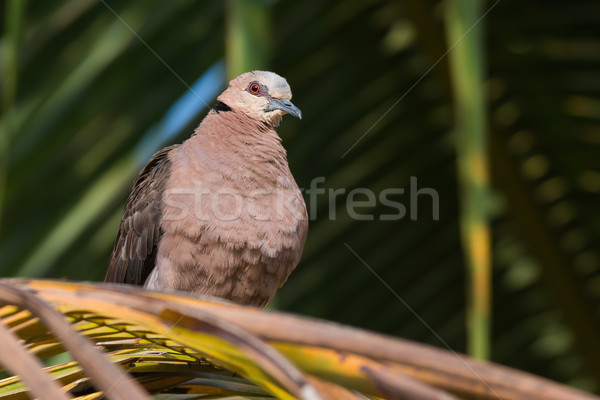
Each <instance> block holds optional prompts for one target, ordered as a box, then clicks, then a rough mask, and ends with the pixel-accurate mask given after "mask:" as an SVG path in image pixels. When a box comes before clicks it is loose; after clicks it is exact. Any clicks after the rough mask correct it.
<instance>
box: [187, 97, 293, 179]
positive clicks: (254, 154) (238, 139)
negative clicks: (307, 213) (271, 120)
mask: <svg viewBox="0 0 600 400" xmlns="http://www.w3.org/2000/svg"><path fill="white" fill-rule="evenodd" d="M218 108H219V109H218V110H215V109H214V108H213V110H211V112H210V113H209V114H208V115H207V116H206V117H205V118H204V120H203V121H202V122H201V123H200V125H199V126H198V128H197V129H196V131H195V132H194V135H193V136H192V137H191V138H190V139H189V141H191V142H195V144H197V145H199V146H201V147H202V148H203V149H204V151H206V152H210V151H211V150H210V149H211V148H213V149H214V150H215V153H219V154H224V155H226V156H227V157H243V158H244V159H245V160H246V161H247V163H248V164H250V165H249V166H250V167H251V164H263V163H268V164H271V165H272V166H273V167H276V168H281V167H284V168H285V169H287V168H288V165H287V158H286V151H285V149H284V147H283V146H282V144H281V139H280V137H279V136H278V135H277V132H276V131H275V129H274V128H273V127H272V126H270V125H269V124H266V123H265V122H263V121H257V120H254V119H252V118H250V117H248V116H247V115H245V114H244V113H241V112H238V111H235V110H232V109H230V108H229V107H228V106H226V105H225V104H224V103H223V106H219V107H218ZM227 109H229V110H227Z"/></svg>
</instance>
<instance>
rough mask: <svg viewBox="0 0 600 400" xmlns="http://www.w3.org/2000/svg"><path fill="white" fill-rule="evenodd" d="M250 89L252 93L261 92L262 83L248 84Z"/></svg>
mask: <svg viewBox="0 0 600 400" xmlns="http://www.w3.org/2000/svg"><path fill="white" fill-rule="evenodd" d="M248 91H249V92H250V93H252V94H259V93H260V85H259V84H258V83H256V82H252V83H251V84H250V86H248Z"/></svg>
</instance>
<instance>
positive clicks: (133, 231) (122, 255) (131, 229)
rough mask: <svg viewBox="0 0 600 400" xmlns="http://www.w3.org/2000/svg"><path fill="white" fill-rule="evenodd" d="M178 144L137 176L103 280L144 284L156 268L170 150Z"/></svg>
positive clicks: (162, 153)
mask: <svg viewBox="0 0 600 400" xmlns="http://www.w3.org/2000/svg"><path fill="white" fill-rule="evenodd" d="M177 146H178V145H175V146H170V147H167V148H165V149H163V150H161V151H159V152H158V153H156V154H155V155H154V156H153V157H152V158H151V159H150V161H148V163H147V164H146V165H145V166H144V168H143V169H142V170H141V171H140V173H139V174H138V176H137V177H136V178H135V181H134V183H133V189H132V191H131V194H130V195H129V198H128V199H127V203H126V205H125V211H124V213H123V219H122V220H121V225H120V226H119V232H118V233H117V238H116V240H115V247H114V249H113V252H112V254H111V256H110V262H109V265H108V270H107V271H106V277H105V278H104V282H115V283H129V284H133V285H143V284H144V282H145V281H146V278H148V275H150V272H151V271H152V269H154V266H155V262H156V250H157V246H158V242H159V240H160V236H161V228H160V220H161V203H162V195H163V192H164V189H165V186H166V183H167V180H168V178H169V174H170V159H169V153H170V152H171V151H172V150H173V149H175V148H176V147H177Z"/></svg>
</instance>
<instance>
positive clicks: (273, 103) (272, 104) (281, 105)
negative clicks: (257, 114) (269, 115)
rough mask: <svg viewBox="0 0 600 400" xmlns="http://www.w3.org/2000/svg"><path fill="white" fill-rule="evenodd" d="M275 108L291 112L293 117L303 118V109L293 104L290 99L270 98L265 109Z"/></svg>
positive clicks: (271, 109)
mask: <svg viewBox="0 0 600 400" xmlns="http://www.w3.org/2000/svg"><path fill="white" fill-rule="evenodd" d="M274 110H281V111H285V112H286V113H288V114H290V115H291V116H293V117H296V118H298V119H302V111H300V109H299V108H298V107H296V106H295V105H294V104H292V102H291V101H289V100H284V99H274V98H271V99H270V100H269V103H267V107H266V108H265V111H274Z"/></svg>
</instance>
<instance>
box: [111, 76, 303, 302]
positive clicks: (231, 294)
mask: <svg viewBox="0 0 600 400" xmlns="http://www.w3.org/2000/svg"><path fill="white" fill-rule="evenodd" d="M291 98H292V91H291V89H290V86H289V84H288V83H287V81H286V80H285V78H283V77H281V76H279V75H277V74H276V73H273V72H269V71H252V72H247V73H244V74H242V75H240V76H238V77H237V78H235V79H233V80H231V81H230V82H229V85H228V87H227V88H226V89H225V90H224V91H223V92H222V93H221V94H220V95H219V96H218V97H217V99H216V103H215V105H214V106H213V107H212V109H211V110H210V111H209V112H208V113H207V115H206V116H205V117H204V119H203V120H202V122H201V123H200V124H199V125H198V127H197V128H196V129H195V131H194V132H193V134H192V135H191V136H190V137H189V138H188V139H187V140H185V141H184V142H183V143H181V144H176V145H172V146H169V147H166V148H164V149H162V150H160V151H158V152H157V153H156V154H154V156H153V157H152V158H151V159H150V160H149V161H148V163H147V164H146V165H145V166H144V167H143V168H142V170H141V171H140V172H139V174H138V175H137V177H136V178H135V180H134V183H133V188H132V191H131V194H130V195H129V197H128V199H127V202H126V205H125V209H124V212H123V217H122V220H121V223H120V226H119V230H118V233H117V237H116V240H115V245H114V248H113V251H112V254H111V256H110V260H109V265H108V269H107V271H106V276H105V280H104V281H105V283H124V284H131V285H138V286H143V287H144V288H146V289H151V290H167V291H183V292H190V293H193V294H196V295H206V296H212V297H218V298H222V299H226V300H229V301H233V302H235V303H239V304H244V305H250V306H256V307H265V306H266V305H268V303H269V302H270V301H271V299H272V298H273V296H274V295H275V292H276V291H277V290H278V289H279V288H280V287H281V286H282V285H283V284H284V283H285V282H286V280H287V278H288V276H289V275H290V273H291V272H292V271H293V270H294V269H295V267H296V266H297V265H298V263H299V261H300V258H301V256H302V251H303V248H304V244H305V241H306V236H307V231H308V215H307V211H306V204H305V202H304V199H303V196H302V192H301V191H300V189H299V188H298V185H297V183H296V181H295V180H294V177H293V175H292V173H291V171H290V168H289V165H288V161H287V153H286V150H285V148H284V147H283V145H282V143H281V138H280V137H279V135H278V134H277V132H276V131H275V128H276V127H278V126H279V124H280V122H281V119H282V117H283V116H284V115H286V114H289V115H291V116H293V117H296V118H298V119H301V118H302V113H301V111H300V109H298V108H297V107H296V106H295V105H294V104H293V103H292V102H291V101H290V100H291Z"/></svg>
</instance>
